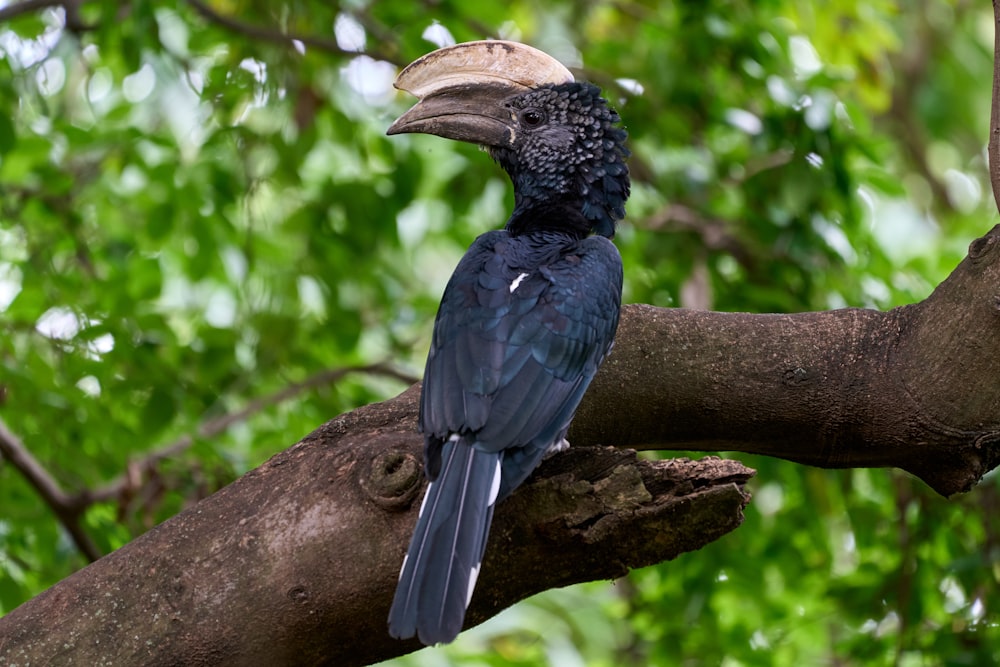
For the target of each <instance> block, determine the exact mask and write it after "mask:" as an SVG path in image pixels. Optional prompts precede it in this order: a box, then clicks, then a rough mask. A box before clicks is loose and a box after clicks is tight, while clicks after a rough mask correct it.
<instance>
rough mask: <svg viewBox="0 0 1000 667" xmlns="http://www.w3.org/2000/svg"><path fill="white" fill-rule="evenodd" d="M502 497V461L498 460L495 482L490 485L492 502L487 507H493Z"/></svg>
mask: <svg viewBox="0 0 1000 667" xmlns="http://www.w3.org/2000/svg"><path fill="white" fill-rule="evenodd" d="M498 495H500V459H499V458H498V459H497V469H496V470H494V471H493V482H492V484H490V501H489V502H488V503H486V504H487V505H492V504H493V503H495V502H496V501H497V496H498Z"/></svg>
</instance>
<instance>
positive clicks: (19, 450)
mask: <svg viewBox="0 0 1000 667" xmlns="http://www.w3.org/2000/svg"><path fill="white" fill-rule="evenodd" d="M0 454H2V455H3V457H4V458H5V459H6V460H7V461H9V462H10V464H11V465H13V466H14V467H15V468H16V469H17V470H18V471H19V472H20V473H21V474H22V475H23V476H24V478H25V479H26V480H27V481H28V483H29V484H31V486H32V487H34V489H35V490H36V491H37V492H38V495H40V496H41V497H42V500H44V501H45V504H46V505H48V506H49V508H51V509H52V512H53V513H54V514H55V515H56V518H57V519H59V523H61V524H62V525H63V527H64V528H65V529H66V532H68V533H69V535H70V537H71V538H72V539H73V543H74V544H75V545H76V547H77V548H78V549H79V550H80V552H81V553H83V555H84V556H86V557H87V559H88V560H90V561H91V562H93V561H95V560H97V559H98V558H100V557H101V555H102V554H101V552H100V549H98V548H97V545H96V544H94V542H93V540H91V539H90V536H89V535H87V533H86V531H84V529H83V526H81V525H80V514H81V511H80V508H79V507H77V505H76V504H75V503H74V502H73V499H72V498H70V496H68V495H66V493H65V492H64V491H63V490H62V488H61V487H60V486H59V483H58V482H56V480H55V479H54V478H53V477H52V475H50V474H49V472H48V471H47V470H46V469H45V468H44V467H43V466H42V464H41V463H39V462H38V459H36V458H35V457H34V456H33V455H32V454H31V452H30V451H29V450H28V448H27V447H25V445H24V443H23V442H22V441H21V439H20V438H18V437H17V436H16V435H14V433H13V432H12V431H11V430H10V429H9V428H7V425H6V424H5V423H4V422H3V420H0Z"/></svg>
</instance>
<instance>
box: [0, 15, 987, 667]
mask: <svg viewBox="0 0 1000 667" xmlns="http://www.w3.org/2000/svg"><path fill="white" fill-rule="evenodd" d="M30 4H31V5H32V6H33V7H35V6H38V5H48V6H47V7H43V8H41V9H31V10H30V11H26V9H27V7H28V5H29V3H24V4H23V5H22V4H19V3H17V2H2V1H0V418H2V420H3V421H4V422H5V423H6V425H7V426H8V427H9V429H10V431H11V432H12V433H13V434H14V435H16V436H18V437H19V438H20V439H21V441H22V442H23V444H24V446H25V448H26V449H27V450H28V451H30V453H31V454H32V455H33V457H34V458H35V459H37V461H38V462H39V463H40V465H41V466H42V468H43V469H44V471H46V473H47V475H48V476H49V477H50V478H51V481H52V482H54V483H55V484H57V485H58V487H59V488H61V489H62V491H63V492H64V493H65V498H64V500H65V503H64V505H65V507H64V508H63V509H64V511H63V512H62V520H61V521H60V520H57V517H56V512H54V511H53V509H52V508H51V507H49V506H48V505H47V503H45V502H43V501H42V500H41V498H40V496H39V494H38V493H37V492H36V490H35V489H34V488H33V487H32V486H31V485H30V484H29V483H28V482H27V481H26V479H25V476H24V475H22V474H21V472H20V471H19V469H18V468H17V467H15V466H14V465H13V464H12V463H11V461H10V460H5V459H3V458H2V457H0V613H3V612H5V611H9V610H10V609H12V608H13V607H15V606H16V605H17V604H19V603H20V602H22V601H24V600H25V599H27V598H29V597H31V596H32V595H35V594H37V593H38V592H39V591H41V590H42V589H44V588H46V587H48V586H50V585H52V584H53V583H55V582H57V581H58V580H60V579H62V578H63V577H65V576H67V575H68V574H70V573H71V572H73V571H74V570H76V569H78V568H79V567H81V566H82V565H84V564H85V563H86V561H87V558H86V556H85V555H84V552H85V551H87V549H88V547H87V545H86V542H87V541H88V540H89V541H90V542H91V544H90V546H89V550H90V552H91V555H95V554H97V553H105V552H107V551H109V550H111V549H114V548H116V547H119V546H121V545H122V544H124V543H125V542H127V541H128V540H130V539H132V538H133V537H135V536H136V535H138V534H140V533H141V532H142V531H144V530H146V529H148V528H149V527H150V526H152V525H155V524H156V523H158V522H160V521H162V520H164V519H166V518H168V517H169V516H171V515H172V514H174V513H176V512H177V511H179V510H181V509H183V508H184V507H186V506H189V505H191V504H192V503H194V502H196V501H197V500H198V499H199V498H201V497H204V496H205V495H207V494H208V493H211V492H212V491H213V490H215V489H217V488H219V487H220V486H222V485H224V484H226V483H228V482H229V481H231V480H232V479H234V478H235V477H236V476H238V475H240V474H241V473H243V472H245V471H247V470H249V469H251V468H253V467H254V466H256V465H258V464H260V463H261V462H262V461H264V460H265V459H266V458H267V457H269V456H270V455H272V454H274V453H275V452H277V451H280V450H281V449H283V448H285V447H287V446H289V445H290V444H292V443H294V442H295V441H296V440H298V439H299V438H300V437H301V436H303V435H305V434H306V433H308V432H309V431H311V430H312V429H313V428H315V427H316V426H318V425H319V424H321V423H322V422H324V421H325V420H327V419H330V418H332V417H334V416H336V415H337V414H339V413H341V412H343V411H346V410H349V409H351V408H353V407H355V406H358V405H361V404H365V403H368V402H371V401H375V400H380V399H383V398H387V397H390V396H392V395H394V394H395V393H397V392H398V391H400V390H401V389H403V388H404V387H405V386H406V385H407V383H408V382H409V381H411V380H413V379H414V378H416V377H418V376H419V374H420V372H421V369H422V364H423V356H424V354H425V352H426V348H427V344H428V340H429V333H430V324H431V322H432V319H433V314H434V311H435V308H436V304H437V300H438V298H439V296H440V293H441V290H442V288H443V286H444V283H445V281H446V280H447V277H448V276H449V274H450V272H451V270H452V268H453V267H454V265H455V263H456V262H457V260H458V258H459V257H460V256H461V254H462V252H463V251H464V249H465V248H466V247H467V245H468V244H469V243H470V242H471V241H472V239H473V238H474V237H475V236H476V235H478V234H479V233H481V232H483V231H485V230H487V229H491V228H495V227H498V226H500V225H502V223H503V221H504V219H505V217H506V212H507V211H509V210H510V207H511V200H512V197H511V193H510V190H509V187H508V184H507V183H506V180H505V179H504V178H503V177H502V174H501V173H499V170H498V169H497V168H496V167H495V165H492V164H491V163H490V161H489V160H488V159H487V158H486V156H485V155H483V154H481V153H480V152H479V151H477V149H476V148H475V147H474V146H467V145H459V144H456V143H452V142H448V141H444V140H441V139H438V138H435V137H424V136H401V137H394V138H391V139H390V138H387V137H385V136H384V131H385V128H386V127H387V126H388V124H389V122H390V121H391V120H392V119H393V118H394V117H395V115H397V114H399V113H400V112H401V111H402V110H404V109H405V108H406V107H407V106H408V105H409V104H411V103H412V100H410V99H405V98H403V97H402V96H397V95H396V94H394V93H393V91H392V89H391V80H392V78H393V76H394V75H395V73H396V72H397V71H398V69H399V67H401V66H402V65H405V64H406V63H407V62H409V61H411V60H413V59H415V58H416V57H418V56H420V55H422V54H423V53H425V52H427V51H429V50H432V49H433V48H436V47H437V46H441V45H445V44H448V43H452V42H454V41H466V40H470V39H481V38H486V37H504V38H510V39H516V40H521V41H526V42H528V43H531V44H533V45H535V46H538V47H540V48H542V49H544V50H546V51H548V52H550V53H552V54H553V55H555V56H556V57H558V58H560V59H561V60H563V62H565V63H566V64H567V65H569V66H570V67H572V68H574V69H575V71H576V72H577V73H578V75H579V76H580V77H581V78H587V79H590V80H592V81H595V82H597V83H599V84H600V85H601V86H603V87H604V89H605V91H606V93H607V95H608V96H609V97H610V98H611V99H613V100H614V102H615V105H616V106H617V108H618V109H619V111H620V112H621V115H622V116H623V118H624V119H625V123H626V125H627V126H628V129H629V132H630V135H631V145H632V148H633V151H634V157H633V159H632V162H631V166H632V170H633V174H634V196H633V199H632V201H631V202H630V207H629V217H628V219H627V220H626V224H625V225H624V226H623V227H622V228H621V231H620V234H619V236H618V239H617V242H618V246H619V248H620V249H621V252H622V255H623V257H624V261H625V266H626V287H625V292H626V293H625V300H626V301H627V302H646V303H653V304H657V305H660V306H681V305H683V306H688V307H696V308H711V309H716V310H740V311H758V312H794V311H804V310H822V309H830V308H839V307H845V306H858V307H873V308H881V309H885V308H890V307H893V306H896V305H902V304H906V303H911V302H914V301H918V300H920V299H922V298H924V297H925V296H927V294H929V292H930V291H931V290H932V289H933V287H934V285H936V284H937V283H938V282H940V281H941V280H942V279H943V278H944V277H945V276H946V275H947V274H948V272H949V271H950V270H951V269H952V268H953V267H954V266H955V265H956V264H957V262H959V261H960V260H961V258H962V257H963V256H964V255H965V251H966V247H967V245H968V243H969V242H970V241H971V240H972V239H974V238H975V237H977V236H979V235H981V234H982V233H984V232H985V231H986V230H987V229H988V228H989V227H990V226H991V225H992V224H994V221H995V216H996V212H995V207H994V205H993V202H992V197H991V196H990V194H989V193H990V188H989V183H988V179H987V175H986V169H985V143H986V139H987V136H988V117H989V94H990V81H991V67H992V57H991V56H992V40H993V34H992V26H993V20H992V14H991V8H990V6H989V3H985V2H976V3H973V2H968V1H959V0H911V1H906V2H890V1H889V0H875V1H874V2H872V1H864V2H862V1H855V0H832V1H830V2H824V3H813V2H808V1H806V0H759V1H757V2H751V1H722V0H698V1H693V0H676V1H674V2H645V1H636V0H617V1H603V0H588V1H586V2H583V1H579V0H556V1H554V2H550V3H544V4H543V3H537V2H522V1H521V0H512V1H510V2H506V3H482V2H473V1H472V0H440V1H433V0H428V1H425V2H419V3H414V2H408V1H404V0H378V1H374V0H344V1H343V2H340V3H336V2H313V1H306V0H280V1H277V2H273V1H270V0H269V1H267V2H264V1H263V0H211V1H208V0H190V1H186V2H180V1H178V2H168V1H162V2H153V1H145V0H132V1H130V2H109V1H106V0H94V1H92V2H88V1H83V2H79V1H75V2H67V3H65V6H63V5H62V4H61V3H58V2H50V3H30ZM289 36H291V38H290V37H289ZM737 456H739V458H741V459H742V460H744V461H746V462H747V463H748V464H749V465H751V466H754V467H756V468H757V469H758V470H759V475H758V477H757V478H756V480H755V481H754V483H753V485H752V490H753V492H754V496H755V497H754V501H753V502H752V504H751V505H750V507H749V508H748V510H747V520H746V523H745V524H744V525H743V527H742V528H740V529H739V530H737V531H736V532H735V533H733V534H731V535H729V536H727V537H725V538H724V539H722V540H719V541H718V542H716V543H714V544H712V545H710V546H709V547H707V548H705V549H703V550H701V551H699V552H697V553H693V554H688V555H685V556H683V557H681V558H679V559H678V560H676V561H675V562H671V563H666V564H663V565H660V566H657V567H652V568H648V569H645V570H642V571H638V572H634V573H633V574H632V575H630V576H629V577H627V578H626V579H623V580H621V581H618V582H615V583H613V584H607V583H598V584H588V585H583V586H577V587H572V588H569V589H564V590H558V591H551V592H549V593H546V594H543V595H541V596H538V597H536V598H533V599H532V600H530V601H527V602H525V603H522V604H520V605H517V606H515V607H514V608H512V609H510V610H508V611H507V612H505V613H503V614H501V615H500V616H498V617H497V618H495V619H493V620H492V621H490V622H488V623H486V624H484V625H482V626H480V627H479V628H476V629H474V630H472V631H470V632H468V633H466V634H464V635H463V636H462V637H461V638H460V639H459V641H458V642H457V643H456V644H455V645H453V646H451V647H448V648H446V649H428V650H425V651H422V652H420V653H417V654H414V655H413V656H409V657H406V658H403V659H400V660H399V661H397V662H396V663H395V664H397V665H447V664H455V665H497V666H500V665H537V664H552V665H559V666H560V667H563V666H566V665H569V666H572V665H609V666H610V665H703V664H704V665H727V666H734V665H789V666H792V665H819V664H824V665H855V664H863V665H902V666H911V665H945V664H947V665H984V664H996V663H998V662H1000V628H998V623H1000V610H998V608H997V604H998V602H997V601H998V600H1000V595H998V582H1000V523H998V521H1000V520H998V519H997V517H998V516H1000V494H998V481H997V478H996V476H992V475H991V476H989V477H988V478H987V479H986V480H984V482H983V483H982V484H980V485H979V487H978V488H976V489H975V490H974V491H973V492H972V493H970V494H968V495H966V496H963V497H959V498H955V499H952V500H947V501H946V500H944V499H942V498H939V497H936V496H935V495H934V494H933V493H931V492H930V491H929V490H928V489H927V488H926V487H925V486H923V485H922V484H921V483H920V482H918V481H916V480H914V479H912V478H910V477H909V476H907V475H905V474H902V473H898V472H895V471H886V470H854V471H822V470H816V469H809V468H805V467H802V466H798V465H794V464H791V463H786V462H780V461H772V460H767V459H763V458H760V457H752V456H746V455H737ZM73 526H75V527H76V529H77V533H82V534H83V535H84V538H82V539H81V538H80V537H79V534H78V535H77V536H76V537H75V538H74V537H71V535H72V532H71V531H69V530H67V527H73Z"/></svg>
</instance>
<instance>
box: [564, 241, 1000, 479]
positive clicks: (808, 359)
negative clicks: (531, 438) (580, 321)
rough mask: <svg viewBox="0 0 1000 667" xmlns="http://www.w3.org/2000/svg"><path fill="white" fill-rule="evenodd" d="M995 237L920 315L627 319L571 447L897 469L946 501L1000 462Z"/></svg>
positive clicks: (998, 255)
mask: <svg viewBox="0 0 1000 667" xmlns="http://www.w3.org/2000/svg"><path fill="white" fill-rule="evenodd" d="M997 285H1000V227H996V228H994V229H993V230H991V231H990V232H989V233H988V234H987V235H986V236H984V237H982V238H980V239H977V240H976V241H973V242H972V244H971V245H970V246H969V256H968V257H967V258H966V259H965V260H964V261H963V262H962V263H961V264H960V265H959V266H958V267H957V268H956V269H955V271H954V272H953V273H952V274H951V275H950V276H949V277H948V278H947V279H946V280H945V281H944V282H943V283H941V285H939V286H938V287H937V289H935V290H934V292H933V293H932V294H931V295H930V296H929V297H928V298H927V299H925V300H924V301H922V302H920V303H917V304H913V305H910V306H904V307H902V308H895V309H893V310H890V311H888V312H878V311H874V310H864V309H857V308H848V309H843V310H834V311H829V312H818V313H797V314H793V315H758V314H748V313H712V312H703V311H688V310H682V309H677V310H667V309H661V308H654V307H652V306H631V307H628V308H626V309H624V311H623V314H622V322H621V325H620V327H619V330H618V336H617V338H616V341H617V342H616V346H615V352H614V354H612V355H611V357H610V358H609V360H608V361H607V362H606V363H605V365H604V366H603V367H602V369H601V372H600V373H598V375H597V377H596V378H595V379H594V382H593V384H592V385H591V387H590V389H589V390H588V392H587V394H586V395H585V396H584V399H583V403H581V405H580V409H579V411H578V412H577V416H576V418H575V420H574V422H573V427H572V429H571V430H570V434H569V439H570V441H571V442H574V443H592V442H615V443H616V444H618V445H624V446H629V447H637V448H641V449H673V450H701V451H718V450H736V451H741V452H750V453H758V454H767V455H769V456H775V457H778V458H783V459H787V460H790V461H797V462H800V463H806V464H810V465H815V466H820V467H824V468H845V467H897V468H901V469H903V470H906V471H909V472H911V473H913V474H914V475H916V476H918V477H920V478H921V479H922V480H924V482H926V483H927V484H928V485H930V486H931V487H932V488H933V489H934V490H936V491H938V492H939V493H941V494H943V495H946V496H947V495H951V494H953V493H956V492H959V491H967V490H968V489H969V488H971V487H972V486H973V485H974V484H975V483H976V482H978V481H979V479H980V478H981V477H982V476H983V475H984V474H985V473H986V472H988V471H989V470H991V469H992V468H994V467H995V466H996V465H997V463H998V461H1000V410H998V407H997V406H1000V383H998V382H997V378H998V377H1000V298H998V295H997V291H996V286H997Z"/></svg>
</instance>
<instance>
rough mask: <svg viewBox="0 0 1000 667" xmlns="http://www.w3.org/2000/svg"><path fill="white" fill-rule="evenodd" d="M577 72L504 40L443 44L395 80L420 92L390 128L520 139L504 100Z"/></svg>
mask: <svg viewBox="0 0 1000 667" xmlns="http://www.w3.org/2000/svg"><path fill="white" fill-rule="evenodd" d="M570 81H573V75H572V74H571V73H570V71H569V70H568V69H566V67H565V66H564V65H563V64H562V63H560V62H559V61H558V60H556V59H555V58H553V57H552V56H550V55H548V54H546V53H544V52H542V51H539V50H538V49H535V48H532V47H530V46H527V45H526V44H519V43H517V42H507V41H501V40H487V41H481V42H465V43H464V44H455V45H454V46H447V47H445V48H443V49H438V50H437V51H433V52H431V53H428V54H427V55H425V56H423V57H422V58H419V59H418V60H415V61H414V62H412V63H410V64H409V65H407V66H406V67H405V68H404V69H403V71H402V72H400V73H399V76H397V77H396V81H395V82H394V83H393V85H394V86H395V87H396V88H398V89H400V90H404V91H406V92H408V93H411V94H413V95H415V96H416V97H417V98H419V101H418V102H417V104H416V105H414V106H413V108H411V109H410V110H409V111H407V112H406V113H404V114H403V115H402V116H400V117H399V118H397V119H396V122H394V123H393V124H392V125H391V126H390V127H389V129H388V131H387V132H386V134H402V133H405V132H420V133H424V134H434V135H437V136H439V137H445V138H446V139H455V140H458V141H468V142H471V143H476V144H483V145H486V146H507V145H509V144H510V143H511V142H512V141H513V139H514V128H513V124H512V122H511V121H512V116H511V112H510V110H509V109H507V108H506V107H505V106H504V101H505V100H507V99H509V98H510V97H511V96H513V95H517V94H519V93H523V92H526V91H528V90H531V89H533V88H537V87H538V86H540V85H543V84H556V83H568V82H570Z"/></svg>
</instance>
